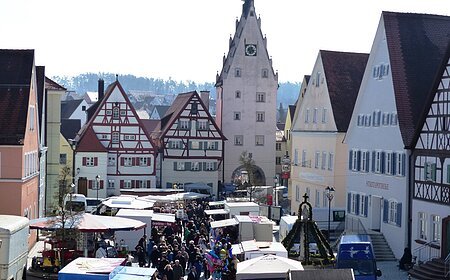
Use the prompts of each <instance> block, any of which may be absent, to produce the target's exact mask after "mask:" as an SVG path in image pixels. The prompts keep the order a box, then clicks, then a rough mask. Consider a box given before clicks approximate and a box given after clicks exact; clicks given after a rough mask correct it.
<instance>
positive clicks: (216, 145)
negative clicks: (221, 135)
mask: <svg viewBox="0 0 450 280" xmlns="http://www.w3.org/2000/svg"><path fill="white" fill-rule="evenodd" d="M203 147H204V148H205V149H207V150H218V149H219V142H217V141H209V142H205V143H204V146H203Z"/></svg>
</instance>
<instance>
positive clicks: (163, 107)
mask: <svg viewBox="0 0 450 280" xmlns="http://www.w3.org/2000/svg"><path fill="white" fill-rule="evenodd" d="M169 108H170V106H167V105H156V106H155V109H156V111H157V112H158V115H159V116H160V117H161V118H162V117H163V116H164V115H165V114H166V112H167V110H169Z"/></svg>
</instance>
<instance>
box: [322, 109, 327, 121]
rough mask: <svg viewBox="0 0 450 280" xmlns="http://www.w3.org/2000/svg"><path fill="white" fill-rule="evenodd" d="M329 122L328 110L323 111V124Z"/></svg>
mask: <svg viewBox="0 0 450 280" xmlns="http://www.w3.org/2000/svg"><path fill="white" fill-rule="evenodd" d="M326 122H327V108H323V109H322V123H326Z"/></svg>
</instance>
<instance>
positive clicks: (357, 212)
mask: <svg viewBox="0 0 450 280" xmlns="http://www.w3.org/2000/svg"><path fill="white" fill-rule="evenodd" d="M360 197H361V196H360V195H359V194H357V195H356V213H355V214H356V215H359V199H360ZM361 210H362V209H361Z"/></svg>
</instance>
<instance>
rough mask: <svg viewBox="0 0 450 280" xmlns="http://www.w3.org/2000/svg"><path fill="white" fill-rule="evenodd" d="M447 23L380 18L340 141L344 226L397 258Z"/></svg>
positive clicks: (406, 239)
mask: <svg viewBox="0 0 450 280" xmlns="http://www.w3.org/2000/svg"><path fill="white" fill-rule="evenodd" d="M449 19H450V18H449V17H445V16H438V15H425V14H413V13H394V12H383V13H382V15H381V19H380V22H379V25H378V29H377V32H376V35H375V38H374V42H373V45H372V49H371V52H370V55H369V60H368V62H367V67H366V69H365V72H364V76H363V79H362V82H361V87H360V89H359V93H358V98H357V100H356V104H355V107H354V110H353V115H352V119H351V122H350V125H349V129H348V131H347V135H346V138H345V142H346V143H347V144H348V149H349V154H348V156H349V158H348V172H347V177H348V178H347V210H348V215H347V220H348V221H352V222H351V223H348V224H347V225H348V226H350V227H353V225H362V226H363V227H364V228H365V229H366V230H367V231H369V232H372V233H373V234H374V235H375V234H377V235H379V234H383V235H384V238H385V239H386V240H387V242H388V245H389V246H390V248H391V249H392V252H393V254H394V256H395V258H396V259H399V258H400V257H401V256H402V254H403V251H404V248H405V247H407V246H409V247H410V246H411V244H410V243H411V240H410V236H411V232H410V226H411V225H410V215H411V214H410V211H411V208H410V199H409V176H410V174H411V173H410V172H409V170H410V169H409V164H408V162H409V161H408V159H409V156H410V155H411V150H412V149H413V147H414V146H413V144H412V143H413V138H414V135H415V131H416V129H417V126H418V123H419V119H420V114H421V112H422V111H423V109H424V102H425V100H426V96H427V95H428V92H429V89H430V88H431V85H432V83H433V80H434V77H435V75H436V73H437V70H438V68H439V65H440V64H441V61H442V58H443V56H444V54H445V50H446V47H447V44H448V36H449V32H450V20H449ZM444 38H445V39H444ZM359 228H361V227H359ZM348 230H351V229H348ZM353 230H355V228H353ZM376 232H378V233H376ZM373 237H374V238H376V237H377V238H380V237H379V236H373ZM381 238H382V237H381ZM394 256H392V255H391V254H388V253H387V254H384V255H383V258H385V259H393V257H394ZM381 257H382V256H377V259H381Z"/></svg>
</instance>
